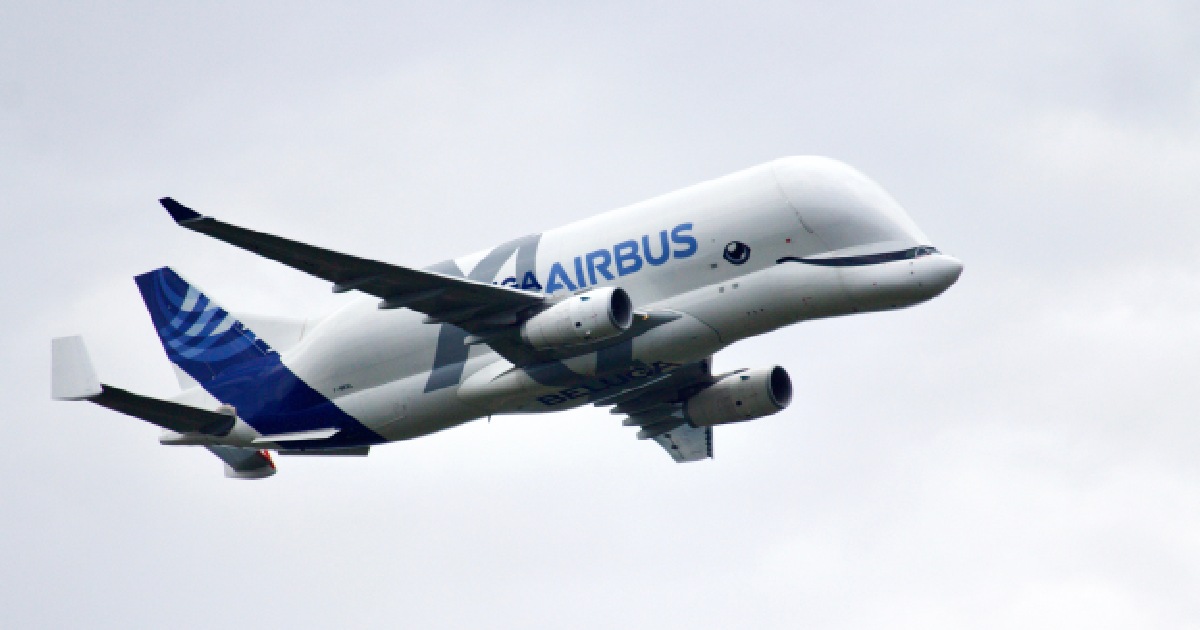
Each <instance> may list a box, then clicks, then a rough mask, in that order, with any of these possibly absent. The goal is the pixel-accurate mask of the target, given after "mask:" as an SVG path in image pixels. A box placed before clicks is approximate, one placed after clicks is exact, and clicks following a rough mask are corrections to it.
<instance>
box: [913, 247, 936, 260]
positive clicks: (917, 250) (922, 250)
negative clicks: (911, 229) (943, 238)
mask: <svg viewBox="0 0 1200 630" xmlns="http://www.w3.org/2000/svg"><path fill="white" fill-rule="evenodd" d="M911 251H912V252H913V258H920V257H921V256H928V255H930V254H937V253H938V250H937V248H936V247H931V246H929V247H914V248H913V249H912V250H911Z"/></svg>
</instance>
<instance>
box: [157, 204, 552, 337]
mask: <svg viewBox="0 0 1200 630" xmlns="http://www.w3.org/2000/svg"><path fill="white" fill-rule="evenodd" d="M160 202H161V203H162V205H163V207H164V208H166V209H167V211H168V212H169V213H170V214H171V218H173V219H174V220H175V222H176V223H178V224H179V225H181V226H183V227H185V228H187V229H189V230H192V231H194V232H200V233H201V234H206V235H208V236H211V237H213V238H215V239H218V240H221V241H225V242H226V243H229V244H231V245H234V246H236V247H240V248H242V249H245V250H247V251H250V252H253V253H255V254H258V255H260V256H263V257H265V258H270V259H271V260H275V261H278V262H281V263H283V264H285V265H287V266H289V267H292V268H294V269H298V270H300V271H303V272H305V273H307V274H310V275H313V276H316V277H318V278H321V279H323V280H327V281H329V282H332V283H333V290H334V292H335V293H342V292H345V291H351V290H357V291H362V292H363V293H367V294H370V295H374V296H375V297H378V298H380V300H381V302H380V304H379V307H380V308H383V309H390V308H410V309H412V310H415V311H418V312H421V313H424V314H425V315H426V316H427V317H426V321H427V322H428V323H450V324H454V325H456V326H459V327H460V328H462V329H464V330H466V331H468V332H470V333H472V334H482V335H486V334H488V333H489V332H492V331H494V330H496V329H503V328H504V327H505V326H511V325H512V324H514V323H515V322H517V321H518V320H519V319H520V318H521V317H522V316H523V315H525V314H526V313H529V312H534V311H537V310H539V309H541V308H542V307H543V305H544V304H545V298H544V297H543V296H542V295H541V294H540V293H533V292H530V291H524V290H521V289H516V288H512V287H506V286H498V285H494V284H489V283H486V282H480V281H477V280H472V279H468V278H460V277H454V276H452V275H447V274H444V273H438V272H436V271H426V270H418V269H412V268H409V267H403V266H399V265H392V264H389V263H384V262H380V261H377V260H370V259H367V258H359V257H357V256H351V255H349V254H342V253H339V252H335V251H332V250H328V249H323V248H321V247H315V246H313V245H307V244H305V243H301V242H298V241H293V240H290V239H286V238H283V237H279V236H274V235H271V234H265V233H262V232H256V231H254V230H250V229H246V228H243V227H238V226H236V225H231V224H229V223H225V222H222V221H218V220H217V219H214V218H212V217H206V216H202V215H200V214H199V213H197V212H196V211H194V210H192V209H191V208H188V207H186V206H184V205H182V204H180V203H179V202H177V201H175V200H174V199H171V198H169V197H167V198H164V199H161V200H160Z"/></svg>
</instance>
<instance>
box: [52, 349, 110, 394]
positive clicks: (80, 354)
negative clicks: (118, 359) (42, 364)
mask: <svg viewBox="0 0 1200 630" xmlns="http://www.w3.org/2000/svg"><path fill="white" fill-rule="evenodd" d="M50 364H51V380H50V396H51V397H53V398H54V400H87V399H88V398H94V397H96V396H99V395H100V394H101V393H102V392H103V389H102V388H101V387H100V379H99V378H97V377H96V370H95V368H93V367H92V360H91V359H90V358H88V353H87V347H85V346H84V345H83V337H80V336H78V335H77V336H74V337H59V338H57V339H54V340H53V341H52V342H51V359H50Z"/></svg>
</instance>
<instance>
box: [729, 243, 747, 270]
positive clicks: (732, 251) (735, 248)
mask: <svg viewBox="0 0 1200 630" xmlns="http://www.w3.org/2000/svg"><path fill="white" fill-rule="evenodd" d="M725 260H728V261H729V262H731V263H733V264H735V265H740V264H742V263H744V262H746V261H747V260H750V246H749V245H747V244H745V243H743V242H741V241H730V243H729V244H728V245H726V246H725Z"/></svg>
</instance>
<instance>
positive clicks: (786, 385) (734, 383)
mask: <svg viewBox="0 0 1200 630" xmlns="http://www.w3.org/2000/svg"><path fill="white" fill-rule="evenodd" d="M791 402H792V379H791V377H789V376H788V373H787V370H785V369H783V368H781V367H779V366H775V367H773V368H762V369H757V370H749V371H747V372H741V373H738V374H731V375H729V376H726V377H725V378H723V379H721V380H720V381H717V382H716V383H715V384H713V385H712V386H710V387H708V388H706V389H703V390H701V391H700V393H698V394H696V395H695V396H692V397H691V398H689V399H688V400H687V402H686V403H685V404H684V413H685V414H687V419H688V420H689V421H690V422H691V423H692V424H693V425H695V426H698V427H711V426H714V425H718V424H729V423H732V422H745V421H746V420H754V419H756V418H761V417H763V416H769V415H771V414H773V413H775V412H777V411H782V410H783V409H785V408H786V407H787V406H788V404H789V403H791Z"/></svg>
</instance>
